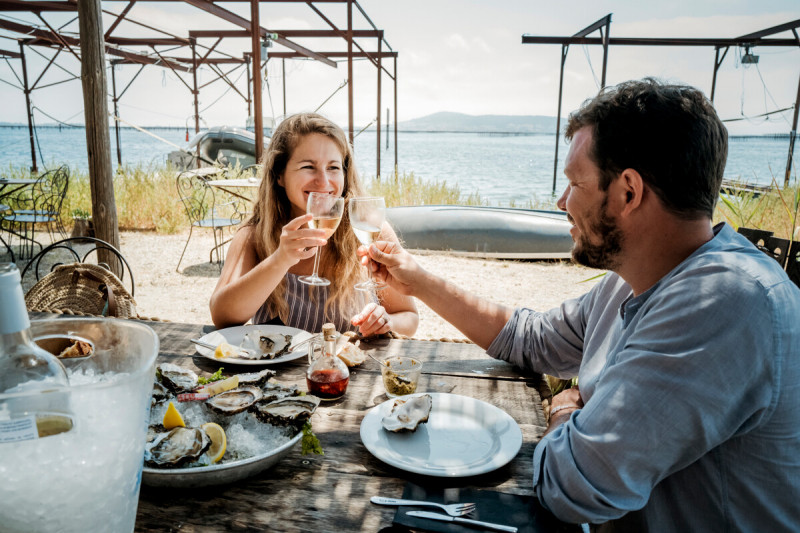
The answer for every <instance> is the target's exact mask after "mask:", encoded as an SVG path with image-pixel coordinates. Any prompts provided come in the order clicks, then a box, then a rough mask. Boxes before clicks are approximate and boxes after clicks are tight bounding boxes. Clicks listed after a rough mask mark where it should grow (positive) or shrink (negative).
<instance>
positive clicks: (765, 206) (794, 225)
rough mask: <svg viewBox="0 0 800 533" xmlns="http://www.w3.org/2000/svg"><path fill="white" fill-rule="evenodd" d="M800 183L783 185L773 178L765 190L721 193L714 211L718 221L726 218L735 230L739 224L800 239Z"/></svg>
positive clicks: (790, 238)
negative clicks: (782, 186)
mask: <svg viewBox="0 0 800 533" xmlns="http://www.w3.org/2000/svg"><path fill="white" fill-rule="evenodd" d="M799 213H800V186H798V184H797V183H795V184H794V185H790V186H788V187H784V188H780V187H779V186H778V184H777V182H776V180H775V178H774V177H773V179H772V186H771V187H770V188H769V190H768V191H767V192H766V193H763V194H757V193H754V192H750V191H739V192H736V193H733V194H722V195H720V202H719V203H718V204H717V208H716V211H715V213H714V220H715V222H720V221H725V222H727V223H729V224H730V225H731V226H733V227H734V229H739V228H740V227H746V228H753V229H760V230H765V231H771V232H773V234H774V236H775V237H778V238H782V239H789V240H798V238H800V220H798V214H799Z"/></svg>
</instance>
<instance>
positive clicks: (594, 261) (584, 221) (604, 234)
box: [558, 127, 623, 270]
mask: <svg viewBox="0 0 800 533" xmlns="http://www.w3.org/2000/svg"><path fill="white" fill-rule="evenodd" d="M592 137H593V135H592V130H591V129H590V128H589V127H584V128H581V129H580V130H578V132H577V133H575V135H574V136H573V138H572V144H571V145H570V149H569V153H568V154H567V159H566V167H565V168H564V174H566V176H567V179H568V180H569V184H568V185H567V188H566V189H565V190H564V193H563V194H562V195H561V198H559V199H558V208H559V209H561V210H563V211H566V212H567V218H568V219H569V221H570V222H571V223H572V228H571V229H570V235H572V240H573V241H575V245H574V246H573V247H572V258H573V259H574V260H575V262H577V263H579V264H581V265H585V266H588V267H591V268H602V269H606V270H614V268H615V267H617V266H618V264H619V255H620V251H621V250H622V242H623V236H622V231H621V230H620V229H619V228H618V227H617V222H616V220H615V219H614V217H613V216H611V215H610V214H609V212H608V192H607V191H601V190H600V169H599V168H598V167H597V165H596V164H595V162H594V161H593V160H592V159H591V157H589V152H590V150H591V147H592V143H593V139H592Z"/></svg>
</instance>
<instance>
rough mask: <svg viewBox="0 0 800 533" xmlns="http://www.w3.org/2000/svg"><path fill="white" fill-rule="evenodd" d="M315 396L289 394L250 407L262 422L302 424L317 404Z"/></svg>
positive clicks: (317, 399) (296, 425) (280, 424)
mask: <svg viewBox="0 0 800 533" xmlns="http://www.w3.org/2000/svg"><path fill="white" fill-rule="evenodd" d="M319 401H320V400H319V398H317V397H316V396H310V395H306V396H291V397H286V398H281V399H280V400H275V401H274V402H270V403H257V404H255V405H253V407H252V408H251V409H250V410H251V411H252V412H253V413H255V415H256V417H257V418H258V419H259V420H261V421H262V422H266V423H268V424H274V425H276V426H295V427H299V426H302V425H303V424H304V423H305V422H306V420H308V419H309V418H311V415H312V414H313V413H314V411H315V410H316V409H317V406H318V405H319Z"/></svg>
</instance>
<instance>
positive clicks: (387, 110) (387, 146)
mask: <svg viewBox="0 0 800 533" xmlns="http://www.w3.org/2000/svg"><path fill="white" fill-rule="evenodd" d="M386 149H387V150H388V149H389V108H388V107H387V108H386Z"/></svg>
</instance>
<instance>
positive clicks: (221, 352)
mask: <svg viewBox="0 0 800 533" xmlns="http://www.w3.org/2000/svg"><path fill="white" fill-rule="evenodd" d="M236 354H237V351H236V348H234V347H233V346H231V345H230V344H228V343H227V342H223V343H221V344H220V345H219V346H217V349H216V350H214V357H216V358H217V359H223V358H225V357H234V356H236Z"/></svg>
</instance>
